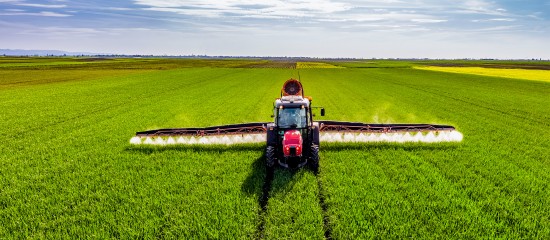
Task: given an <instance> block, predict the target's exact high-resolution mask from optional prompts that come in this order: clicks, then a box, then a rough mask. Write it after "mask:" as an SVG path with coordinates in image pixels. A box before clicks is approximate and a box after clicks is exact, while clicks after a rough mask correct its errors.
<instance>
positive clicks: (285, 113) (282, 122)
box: [278, 108, 307, 128]
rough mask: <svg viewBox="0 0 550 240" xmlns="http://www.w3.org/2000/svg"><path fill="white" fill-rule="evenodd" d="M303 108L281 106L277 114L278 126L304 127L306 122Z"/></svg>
mask: <svg viewBox="0 0 550 240" xmlns="http://www.w3.org/2000/svg"><path fill="white" fill-rule="evenodd" d="M306 119H307V117H306V109H305V108H281V109H279V114H278V126H279V127H280V128H305V127H306V126H307V122H306Z"/></svg>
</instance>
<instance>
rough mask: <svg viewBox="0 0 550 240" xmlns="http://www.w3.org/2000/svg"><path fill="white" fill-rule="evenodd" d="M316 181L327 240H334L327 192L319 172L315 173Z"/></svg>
mask: <svg viewBox="0 0 550 240" xmlns="http://www.w3.org/2000/svg"><path fill="white" fill-rule="evenodd" d="M315 179H316V180H317V188H318V189H317V190H318V193H317V198H318V199H319V206H320V207H321V214H322V216H323V231H324V233H325V239H332V228H331V225H330V219H329V214H328V206H327V204H326V202H325V199H326V198H325V193H324V192H325V191H324V189H323V183H322V182H321V178H320V177H319V173H318V172H316V173H315Z"/></svg>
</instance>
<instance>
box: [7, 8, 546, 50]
mask: <svg viewBox="0 0 550 240" xmlns="http://www.w3.org/2000/svg"><path fill="white" fill-rule="evenodd" d="M549 19H550V0H522V1H519V0H502V1H489V0H464V1H456V0H412V1H405V0H364V1H359V0H292V1H282V0H265V1H252V0H216V1H201V0H164V1H161V0H119V1H108V0H87V1H85V0H77V1H70V0H43V1H37V0H0V48H10V49H56V50H65V51H78V52H81V51H86V52H98V53H121V54H167V55H179V54H183V55H187V54H207V55H255V56H309V57H362V58H372V57H376V58H392V57H418V58H422V57H428V58H543V59H550V44H549V43H550V21H549Z"/></svg>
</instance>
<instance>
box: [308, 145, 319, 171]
mask: <svg viewBox="0 0 550 240" xmlns="http://www.w3.org/2000/svg"><path fill="white" fill-rule="evenodd" d="M309 167H310V168H311V170H313V172H315V173H316V174H317V172H318V171H319V146H318V145H315V144H313V145H311V149H310V150H309Z"/></svg>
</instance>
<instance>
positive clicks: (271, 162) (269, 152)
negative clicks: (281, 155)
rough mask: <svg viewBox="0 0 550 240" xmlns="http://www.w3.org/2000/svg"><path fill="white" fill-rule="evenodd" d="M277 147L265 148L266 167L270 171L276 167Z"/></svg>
mask: <svg viewBox="0 0 550 240" xmlns="http://www.w3.org/2000/svg"><path fill="white" fill-rule="evenodd" d="M275 151H276V149H275V147H274V146H267V147H266V148H265V166H266V167H267V168H268V169H272V168H273V167H274V166H275V160H276V157H275Z"/></svg>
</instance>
